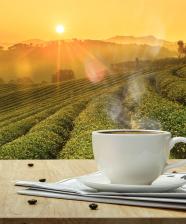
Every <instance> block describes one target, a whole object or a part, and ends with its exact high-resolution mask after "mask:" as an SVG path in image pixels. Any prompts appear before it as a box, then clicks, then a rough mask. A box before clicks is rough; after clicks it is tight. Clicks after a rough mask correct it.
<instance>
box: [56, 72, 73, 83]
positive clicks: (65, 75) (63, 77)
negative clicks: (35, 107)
mask: <svg viewBox="0 0 186 224" xmlns="http://www.w3.org/2000/svg"><path fill="white" fill-rule="evenodd" d="M74 78H75V75H74V71H73V70H71V69H61V70H59V71H57V72H56V73H55V74H54V75H53V76H52V82H63V81H68V80H71V79H74Z"/></svg>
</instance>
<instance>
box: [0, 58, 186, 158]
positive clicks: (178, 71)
mask: <svg viewBox="0 0 186 224" xmlns="http://www.w3.org/2000/svg"><path fill="white" fill-rule="evenodd" d="M109 128H112V129H113V128H145V129H162V130H168V131H170V132H171V133H172V135H173V136H186V62H185V61H184V60H182V61H181V62H179V61H178V60H177V59H171V60H168V59H167V60H165V59H164V60H159V61H155V62H145V63H142V65H141V66H140V67H139V68H136V67H135V66H134V68H133V69H131V68H130V70H127V69H124V70H123V71H122V70H121V71H120V72H118V73H117V74H115V73H113V74H112V73H111V74H110V75H109V76H107V77H106V78H105V79H104V80H102V81H101V82H99V83H96V84H95V83H91V82H90V81H88V80H87V79H76V80H71V81H66V82H63V83H57V84H56V83H53V84H34V85H32V86H30V87H28V86H27V87H26V86H25V87H24V86H21V85H20V86H17V85H11V84H1V85H0V159H56V158H61V159H90V158H93V153H92V147H91V132H92V131H93V130H97V129H109ZM171 157H172V158H186V146H185V145H184V144H182V143H180V144H177V145H176V147H174V149H173V151H172V153H171Z"/></svg>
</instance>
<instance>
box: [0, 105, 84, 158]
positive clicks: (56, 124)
mask: <svg viewBox="0 0 186 224" xmlns="http://www.w3.org/2000/svg"><path fill="white" fill-rule="evenodd" d="M85 104H86V102H79V103H76V104H74V105H71V106H66V107H64V108H61V109H60V110H59V111H57V112H56V113H55V114H53V115H51V116H50V117H48V118H47V119H45V120H43V121H42V122H40V123H39V124H37V125H36V126H34V127H33V128H32V129H31V130H30V131H29V133H28V134H26V135H24V136H22V137H20V138H17V139H16V140H14V141H12V142H10V143H8V144H5V145H3V146H2V147H1V148H0V159H52V158H56V157H57V154H58V152H59V149H61V148H62V147H63V145H64V144H65V142H66V141H67V139H68V138H69V133H70V131H71V130H72V128H73V120H74V119H75V117H76V116H77V115H78V114H79V112H80V111H81V110H82V109H83V108H84V106H85Z"/></svg>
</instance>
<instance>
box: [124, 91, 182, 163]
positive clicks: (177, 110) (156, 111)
mask: <svg viewBox="0 0 186 224" xmlns="http://www.w3.org/2000/svg"><path fill="white" fill-rule="evenodd" d="M126 105H127V106H128V108H129V109H130V110H131V113H132V114H133V120H134V123H135V125H136V124H138V128H145V129H163V130H166V131H170V132H171V133H172V135H173V136H184V137H185V136H186V107H185V106H183V105H181V104H179V103H176V102H172V101H170V100H168V99H166V98H163V97H162V96H160V95H158V94H157V93H156V92H155V91H154V90H153V89H151V88H146V91H145V94H144V95H143V96H142V98H141V100H140V101H139V104H136V103H135V105H134V104H133V100H132V99H131V98H130V97H128V103H127V102H126ZM131 108H132V109H131ZM171 157H172V158H179V159H183V158H186V145H185V144H183V143H179V144H177V145H176V146H175V147H174V149H173V150H172V151H171Z"/></svg>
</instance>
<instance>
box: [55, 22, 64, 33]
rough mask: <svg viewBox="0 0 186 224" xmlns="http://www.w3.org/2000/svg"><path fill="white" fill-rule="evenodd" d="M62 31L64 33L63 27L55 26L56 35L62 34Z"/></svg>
mask: <svg viewBox="0 0 186 224" xmlns="http://www.w3.org/2000/svg"><path fill="white" fill-rule="evenodd" d="M64 31H65V28H64V26H63V25H61V24H59V25H57V26H56V33H59V34H60V33H64Z"/></svg>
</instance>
